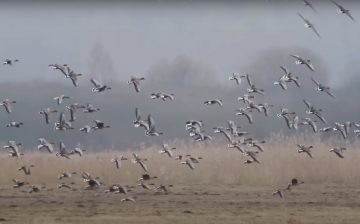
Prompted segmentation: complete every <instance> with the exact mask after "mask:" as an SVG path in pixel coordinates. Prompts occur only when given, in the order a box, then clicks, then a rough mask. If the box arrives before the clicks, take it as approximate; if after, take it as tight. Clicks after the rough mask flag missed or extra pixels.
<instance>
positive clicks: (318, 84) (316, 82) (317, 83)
mask: <svg viewBox="0 0 360 224" xmlns="http://www.w3.org/2000/svg"><path fill="white" fill-rule="evenodd" d="M311 80H312V81H313V82H314V83H315V84H316V85H317V86H320V83H319V82H318V81H316V80H315V79H314V78H313V77H311Z"/></svg>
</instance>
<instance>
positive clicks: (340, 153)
mask: <svg viewBox="0 0 360 224" xmlns="http://www.w3.org/2000/svg"><path fill="white" fill-rule="evenodd" d="M334 152H335V153H336V155H338V156H339V157H340V158H342V159H343V158H344V154H343V153H342V152H341V151H340V150H334Z"/></svg>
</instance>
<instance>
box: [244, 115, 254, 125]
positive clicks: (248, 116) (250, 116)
mask: <svg viewBox="0 0 360 224" xmlns="http://www.w3.org/2000/svg"><path fill="white" fill-rule="evenodd" d="M245 116H246V117H247V119H248V120H249V123H250V124H252V122H253V120H252V115H251V114H250V113H245Z"/></svg>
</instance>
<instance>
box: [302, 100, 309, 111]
mask: <svg viewBox="0 0 360 224" xmlns="http://www.w3.org/2000/svg"><path fill="white" fill-rule="evenodd" d="M303 101H304V103H305V104H306V106H307V107H308V108H309V109H310V107H311V104H310V103H309V102H307V101H306V100H305V99H303Z"/></svg>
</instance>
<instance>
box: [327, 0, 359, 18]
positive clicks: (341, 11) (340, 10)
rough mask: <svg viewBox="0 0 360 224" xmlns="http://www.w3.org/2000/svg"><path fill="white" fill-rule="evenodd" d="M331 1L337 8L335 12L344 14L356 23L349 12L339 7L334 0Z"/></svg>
mask: <svg viewBox="0 0 360 224" xmlns="http://www.w3.org/2000/svg"><path fill="white" fill-rule="evenodd" d="M331 1H332V2H333V3H334V4H335V5H336V6H337V7H338V8H337V10H336V11H338V12H339V13H342V14H346V15H347V16H349V17H350V19H352V20H353V21H354V22H356V21H355V19H354V18H353V17H352V16H351V14H350V11H349V10H348V9H345V8H344V7H342V6H341V5H339V4H337V3H336V2H335V1H334V0H331Z"/></svg>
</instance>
